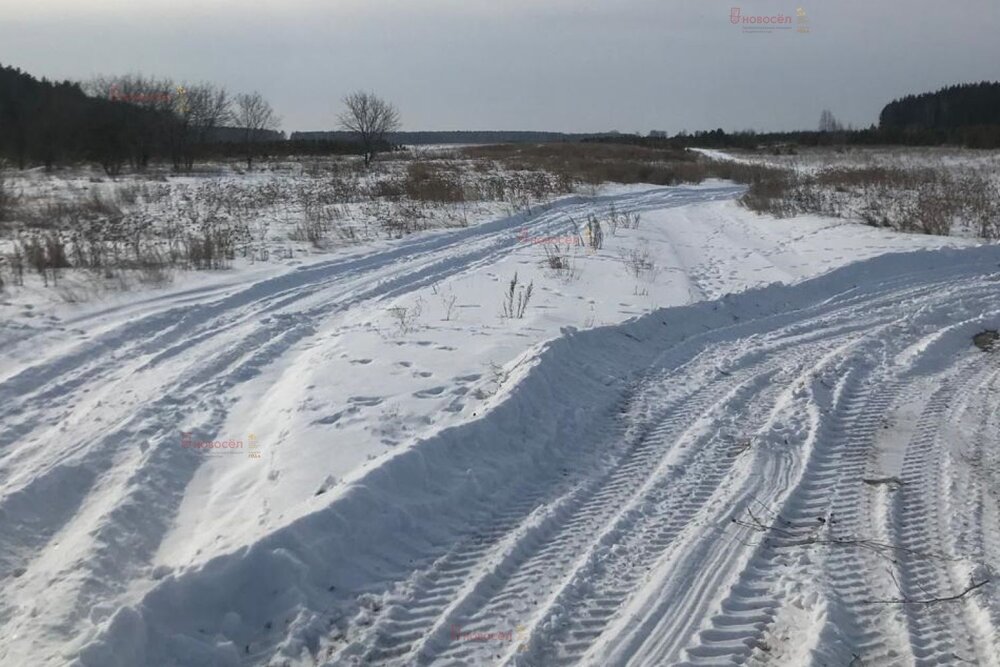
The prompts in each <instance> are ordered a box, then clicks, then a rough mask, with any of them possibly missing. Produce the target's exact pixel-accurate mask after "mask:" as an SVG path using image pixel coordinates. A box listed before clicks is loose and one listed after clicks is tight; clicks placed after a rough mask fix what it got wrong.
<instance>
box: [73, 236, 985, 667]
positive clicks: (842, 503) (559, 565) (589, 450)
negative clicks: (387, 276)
mask: <svg viewBox="0 0 1000 667" xmlns="http://www.w3.org/2000/svg"><path fill="white" fill-rule="evenodd" d="M998 261H1000V252H998V250H997V249H996V248H993V247H986V248H977V249H969V250H961V251H955V250H939V251H933V252H919V253H911V254H900V255H889V256H884V257H880V258H876V259H873V260H869V261H866V262H863V263H860V264H856V265H853V266H849V267H846V268H843V269H838V270H836V271H834V272H832V273H830V274H827V275H825V276H823V277H820V278H817V279H813V280H810V281H808V282H805V283H802V284H799V285H796V286H792V287H785V286H772V287H766V288H762V289H757V290H753V291H750V292H747V293H744V294H740V295H736V296H732V297H727V298H724V299H722V300H719V301H713V302H703V303H699V304H695V305H692V306H686V307H681V308H673V309H666V310H659V311H656V312H654V313H652V314H650V315H647V316H645V317H642V318H640V319H638V320H635V321H632V322H629V323H627V324H624V325H620V326H616V327H606V328H600V329H596V330H592V331H587V332H576V333H574V332H571V331H566V332H565V333H566V335H565V336H564V337H562V338H559V339H557V340H555V341H553V342H551V343H549V344H546V345H544V346H543V348H542V349H541V350H540V352H539V353H538V354H537V355H536V356H532V355H531V353H527V354H526V355H525V356H524V358H523V363H520V364H514V365H513V366H512V367H514V370H513V371H512V372H513V375H514V377H512V378H511V379H512V380H514V382H511V383H508V385H507V386H508V389H506V390H502V391H501V393H500V394H498V395H497V396H495V397H494V398H493V399H491V401H490V404H489V405H488V406H487V412H486V414H484V415H482V417H481V418H480V419H478V420H476V421H472V422H469V423H466V424H462V425H459V426H457V427H454V428H450V429H447V430H445V431H443V432H441V433H439V434H437V435H435V436H433V437H431V438H429V439H427V440H424V441H422V442H419V443H417V444H416V445H415V446H413V447H411V448H409V449H407V450H405V451H402V452H400V453H399V454H398V455H397V456H394V457H392V458H390V459H389V460H387V461H385V462H384V463H383V464H382V465H380V466H379V467H377V468H375V469H373V470H371V471H370V472H368V473H367V474H365V475H364V476H363V477H361V478H360V479H358V480H357V481H355V482H354V483H352V484H350V485H349V486H346V487H344V488H340V489H339V490H337V491H336V496H335V497H333V498H332V499H331V500H332V502H330V504H329V505H328V506H327V507H325V508H323V509H321V510H319V511H316V512H313V513H311V514H309V515H307V516H304V517H302V518H300V519H298V520H297V521H295V522H293V523H292V524H290V525H288V526H285V527H283V528H281V529H280V530H278V531H275V532H274V533H272V534H271V535H268V536H267V537H265V538H264V539H261V540H260V541H258V542H256V543H255V544H253V545H251V546H249V547H248V548H245V549H241V550H239V551H237V552H234V553H230V554H225V555H222V556H219V557H217V558H215V559H213V560H211V561H210V562H208V563H207V564H205V565H204V566H202V567H200V568H196V569H191V570H188V571H185V572H182V573H179V574H177V575H172V576H169V577H167V578H166V579H164V580H163V581H161V582H160V583H159V584H158V585H156V586H155V588H153V590H152V591H150V592H149V593H147V594H146V595H144V596H143V597H142V599H141V601H140V602H139V603H137V604H135V605H133V606H131V607H128V608H125V609H122V610H120V611H119V612H118V613H117V614H115V615H114V617H113V618H112V619H111V620H110V621H109V622H108V623H107V625H106V627H105V628H104V630H103V632H102V633H101V635H100V636H99V638H97V639H96V640H95V641H93V642H92V643H90V645H89V646H87V647H86V649H85V650H84V651H83V652H82V654H81V656H80V658H79V660H78V662H79V664H83V665H88V666H96V665H102V666H103V665H109V666H114V665H135V664H164V665H172V664H177V665H226V664H231V665H237V664H267V663H268V661H270V660H271V659H274V658H279V659H288V660H290V661H291V662H292V663H293V664H297V663H299V662H301V663H302V664H312V663H313V661H314V660H315V661H318V662H320V663H321V664H324V663H326V662H329V664H342V663H350V662H352V661H355V660H357V661H358V662H365V661H374V662H384V663H396V662H398V663H399V664H412V663H414V662H417V661H420V662H434V661H436V660H440V661H441V662H447V661H449V660H464V661H467V662H471V663H477V662H483V661H487V662H503V661H509V662H512V663H522V662H523V663H524V664H547V663H548V662H551V661H552V660H556V659H564V660H569V661H576V660H586V661H590V662H600V663H601V664H623V663H625V662H634V663H635V664H669V663H672V662H676V661H678V660H687V661H690V662H691V663H694V664H719V663H722V662H726V663H728V662H730V661H732V660H745V659H747V658H748V657H749V656H750V654H751V653H753V652H755V651H761V650H767V651H768V652H770V654H771V655H772V656H777V658H776V659H778V660H779V661H780V659H781V658H782V656H784V657H785V659H786V661H787V662H788V664H796V663H795V661H796V660H802V659H803V658H802V656H801V655H794V652H795V651H800V652H801V651H804V652H805V653H804V654H803V655H808V654H809V653H810V652H811V654H812V655H813V657H814V659H816V660H820V661H822V660H833V661H838V660H840V659H843V658H846V659H847V660H850V659H851V654H852V653H854V654H857V655H862V656H863V657H864V659H873V660H879V659H883V658H884V659H888V660H890V662H891V661H892V660H894V659H900V658H901V657H904V659H903V660H902V662H904V663H905V662H908V661H911V660H914V659H919V660H925V659H926V660H937V659H946V658H947V656H948V655H963V656H966V657H967V659H973V660H974V659H975V658H976V656H978V657H979V658H981V659H982V660H984V661H985V662H983V663H982V664H990V663H989V660H990V659H995V656H996V655H997V653H996V646H995V630H994V629H995V628H996V627H997V622H998V620H1000V602H998V597H997V595H996V593H995V592H994V591H993V589H992V587H990V586H987V587H984V588H982V589H980V590H979V591H978V593H977V594H976V595H972V596H969V598H968V599H966V600H964V601H962V602H960V603H959V604H951V605H938V606H925V605H917V606H906V605H904V606H902V608H900V609H899V613H896V614H890V615H886V614H879V613H878V612H877V610H876V608H874V607H873V606H872V605H870V604H866V603H865V601H866V600H870V599H892V598H895V597H900V596H905V597H907V598H911V599H917V598H922V597H926V596H927V595H935V596H941V597H944V596H946V595H947V594H950V593H954V592H956V591H961V590H962V588H963V587H964V583H965V582H966V581H967V580H969V579H975V578H976V577H977V576H982V572H983V564H988V563H990V562H993V563H996V562H997V558H998V556H1000V545H998V544H997V541H996V540H995V538H994V537H991V535H995V534H996V530H997V523H996V520H997V512H996V499H995V498H994V497H993V496H992V495H990V494H989V493H988V489H989V488H990V483H991V480H992V483H995V482H996V481H997V480H996V477H995V475H996V474H997V472H996V471H997V470H998V468H997V466H996V465H994V464H996V463H997V458H996V455H995V449H996V446H997V444H998V443H997V430H996V429H995V428H993V429H990V425H991V424H993V425H994V426H995V423H996V413H995V410H989V409H988V406H986V405H982V402H977V401H975V400H973V398H972V397H975V396H988V395H995V392H996V391H997V390H998V388H1000V387H998V379H997V378H998V373H1000V371H998V367H997V365H996V363H994V358H993V357H990V356H986V355H984V354H983V353H981V352H979V351H978V350H976V349H975V348H972V347H971V345H970V339H971V336H972V335H973V334H974V333H976V332H977V331H979V330H981V329H983V328H987V327H992V328H996V327H997V325H998V323H1000V321H998V318H1000V312H998V311H1000V305H998V304H1000V299H998V297H1000V280H998V278H1000V274H998V269H997V266H998V264H997V262H998ZM977 438H978V439H977ZM967 447H971V448H973V449H972V450H969V451H966V448H967ZM969 456H971V457H973V459H974V460H979V461H983V462H984V464H983V465H980V466H977V469H971V468H969V467H968V466H965V467H963V465H962V461H963V460H965V459H967V458H968V457H969ZM963 457H965V458H963ZM976 457H978V458H976ZM984 475H987V476H986V477H984ZM989 475H994V477H992V478H990V477H989ZM885 477H896V478H898V479H899V480H900V481H901V482H902V486H901V488H900V489H898V490H896V491H890V490H889V489H888V488H887V486H886V485H871V484H866V483H865V481H864V480H865V479H877V478H885ZM951 507H955V508H961V510H962V512H961V514H962V516H963V517H964V518H965V520H964V521H963V520H961V518H962V517H958V516H956V515H955V513H953V512H951V511H949V508H951ZM748 509H749V510H752V511H753V512H754V514H753V516H756V517H760V521H761V523H760V525H759V526H756V527H754V526H753V525H750V526H744V527H742V528H740V527H738V526H734V525H732V524H731V523H730V520H731V519H732V518H733V517H745V516H746V515H745V514H744V512H745V511H746V510H748ZM817 517H819V518H820V519H822V521H818V520H817ZM970 521H971V523H970ZM852 537H853V538H855V539H860V538H864V539H866V540H870V541H873V542H877V543H879V544H883V543H884V544H887V545H889V547H888V548H889V550H892V551H895V552H897V553H899V554H901V555H900V556H899V557H898V558H896V559H895V560H894V561H893V560H889V559H883V558H882V557H881V556H880V554H879V553H878V552H877V551H871V550H865V549H858V548H835V547H828V548H825V549H824V548H822V547H820V548H812V549H803V548H802V546H801V545H802V544H803V543H804V542H805V543H807V544H813V545H815V544H818V543H822V542H821V541H822V540H826V542H827V543H829V542H832V541H835V540H846V539H848V538H852ZM762 538H768V539H767V540H764V539H762ZM809 540H812V542H809ZM818 541H819V542H818ZM929 553H934V554H940V555H941V557H940V558H927V557H925V556H926V554H929ZM886 568H895V572H894V574H893V577H889V576H888V575H887V574H886ZM894 581H898V586H899V588H898V590H897V589H895V588H894ZM456 627H458V628H462V631H463V632H465V631H470V630H480V631H484V632H489V631H507V630H516V634H514V635H513V636H514V637H515V638H516V639H517V641H505V640H503V639H499V640H497V641H495V642H489V643H481V642H463V641H460V640H456V634H455V631H454V628H456ZM796 633H802V634H796ZM504 636H506V635H504ZM458 637H461V635H460V634H459V635H458ZM765 646H766V647H767V648H766V649H764V648H762V647H765ZM991 655H992V656H994V657H993V658H990V657H989V656H991ZM890 656H895V658H890ZM919 660H918V661H919ZM799 664H801V663H799Z"/></svg>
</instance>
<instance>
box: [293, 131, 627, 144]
mask: <svg viewBox="0 0 1000 667" xmlns="http://www.w3.org/2000/svg"><path fill="white" fill-rule="evenodd" d="M615 134H617V133H604V134H595V133H586V134H583V133H576V134H573V133H566V132H533V131H525V130H446V131H426V132H391V133H389V134H388V135H387V139H388V140H389V141H390V142H391V143H393V144H396V145H400V146H427V145H431V144H482V145H488V144H551V143H559V142H568V141H582V140H584V139H588V138H593V137H599V136H611V135H615ZM291 139H292V140H293V141H294V140H296V139H310V140H313V139H325V140H333V141H351V140H352V135H351V133H350V132H341V131H336V130H333V131H322V132H292V136H291Z"/></svg>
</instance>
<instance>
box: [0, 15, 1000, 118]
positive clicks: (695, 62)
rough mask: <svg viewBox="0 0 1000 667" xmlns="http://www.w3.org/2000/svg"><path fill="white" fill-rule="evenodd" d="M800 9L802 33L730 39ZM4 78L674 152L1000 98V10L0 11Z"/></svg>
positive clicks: (284, 112) (285, 113) (288, 113)
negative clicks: (906, 109) (666, 138)
mask: <svg viewBox="0 0 1000 667" xmlns="http://www.w3.org/2000/svg"><path fill="white" fill-rule="evenodd" d="M732 7H739V8H740V10H741V13H742V15H743V16H756V15H766V16H775V15H777V14H784V15H786V16H792V17H796V18H795V19H794V20H796V21H797V16H796V9H797V8H798V7H801V8H802V9H803V10H804V12H805V17H806V19H807V26H808V28H809V32H808V33H799V32H797V31H796V29H795V28H796V27H797V26H795V25H793V27H792V29H791V30H785V31H777V32H773V33H769V34H767V33H765V34H752V33H744V32H743V30H742V27H741V26H739V25H733V24H732V23H731V22H730V11H731V8H732ZM0 63H2V64H4V65H14V66H18V67H21V68H22V69H25V70H27V71H29V72H30V73H32V74H34V75H36V76H46V77H49V78H55V79H64V78H70V79H85V78H88V77H90V76H92V75H95V74H119V73H128V72H142V73H146V74H152V75H157V76H170V77H173V78H175V79H177V80H179V81H190V82H195V81H202V80H204V81H212V82H215V83H219V84H222V85H225V86H226V87H227V88H229V89H230V90H231V91H233V92H241V91H245V90H253V89H257V90H260V91H261V92H262V93H263V94H264V95H265V96H266V97H267V98H268V99H269V100H270V101H271V103H272V105H273V106H274V107H275V109H276V110H277V111H278V113H279V114H280V115H281V116H282V119H283V127H284V129H285V130H289V131H291V130H308V129H332V128H333V126H334V117H335V114H336V112H337V110H338V107H339V100H340V98H341V97H342V96H343V95H344V94H345V93H347V92H349V91H351V90H353V89H356V88H366V89H372V90H375V91H376V92H378V93H379V94H381V95H382V96H384V97H386V98H388V99H390V100H391V101H393V102H395V103H396V105H397V106H398V107H399V109H400V111H401V114H402V117H403V123H404V128H405V129H411V130H417V129H431V130H447V129H526V130H562V131H600V130H609V129H618V130H621V131H635V130H639V131H642V132H646V131H648V130H650V129H663V130H667V131H668V132H670V133H671V134H672V133H674V132H677V131H679V130H681V129H686V130H689V131H693V130H697V129H711V128H715V127H723V128H725V129H726V130H739V129H757V130H777V129H801V128H813V127H815V126H816V123H817V121H818V119H819V114H820V111H821V110H822V109H823V108H830V109H831V110H833V112H834V114H835V115H836V116H837V117H838V118H839V119H840V120H841V121H842V122H844V123H852V124H854V125H865V126H866V125H868V124H870V123H872V122H877V117H878V112H879V110H880V109H881V108H882V106H883V105H884V104H885V103H887V102H889V101H890V100H892V99H893V98H895V97H898V96H901V95H904V94H907V93H911V92H925V91H929V90H933V89H936V88H939V87H941V86H943V85H948V84H952V83H960V82H969V81H980V80H984V79H992V80H998V79H1000V2H998V1H997V0H954V1H953V2H947V3H946V2H943V1H940V0H939V1H938V2H930V1H928V0H819V1H815V0H792V1H791V2H786V1H784V0H766V1H763V0H753V1H749V0H747V1H743V0H621V1H618V2H612V1H611V0H492V1H487V0H408V1H404V0H280V1H262V0H0Z"/></svg>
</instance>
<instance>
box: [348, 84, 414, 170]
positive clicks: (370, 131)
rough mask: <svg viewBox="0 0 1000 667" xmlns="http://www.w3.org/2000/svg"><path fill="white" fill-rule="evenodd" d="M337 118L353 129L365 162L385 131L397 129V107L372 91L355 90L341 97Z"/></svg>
mask: <svg viewBox="0 0 1000 667" xmlns="http://www.w3.org/2000/svg"><path fill="white" fill-rule="evenodd" d="M344 106H345V107H346V108H345V109H344V111H343V112H341V114H340V116H339V118H338V120H339V121H340V126H341V127H342V128H344V129H345V130H348V131H350V132H354V133H355V134H357V135H358V138H359V139H360V140H361V145H362V146H363V147H364V149H365V166H368V165H369V164H371V161H372V157H374V155H375V152H376V151H378V150H379V148H381V147H382V146H383V145H384V144H385V139H386V135H387V134H389V133H390V132H395V131H396V130H398V129H399V125H400V121H399V111H397V110H396V107H394V106H393V105H392V104H390V103H389V102H386V101H385V100H383V99H382V98H380V97H378V96H376V95H375V93H370V92H368V93H366V92H364V91H360V90H359V91H357V92H354V93H351V94H350V95H348V96H347V97H345V98H344Z"/></svg>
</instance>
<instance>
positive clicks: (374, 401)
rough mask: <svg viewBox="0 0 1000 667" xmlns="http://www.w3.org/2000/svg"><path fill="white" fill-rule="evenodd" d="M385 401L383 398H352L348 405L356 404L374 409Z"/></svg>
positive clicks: (348, 400)
mask: <svg viewBox="0 0 1000 667" xmlns="http://www.w3.org/2000/svg"><path fill="white" fill-rule="evenodd" d="M384 400H385V399H384V398H382V397H381V396H351V397H350V398H349V399H347V402H348V403H354V404H356V405H364V406H366V407H369V408H371V407H374V406H376V405H378V404H379V403H381V402H382V401H384Z"/></svg>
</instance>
